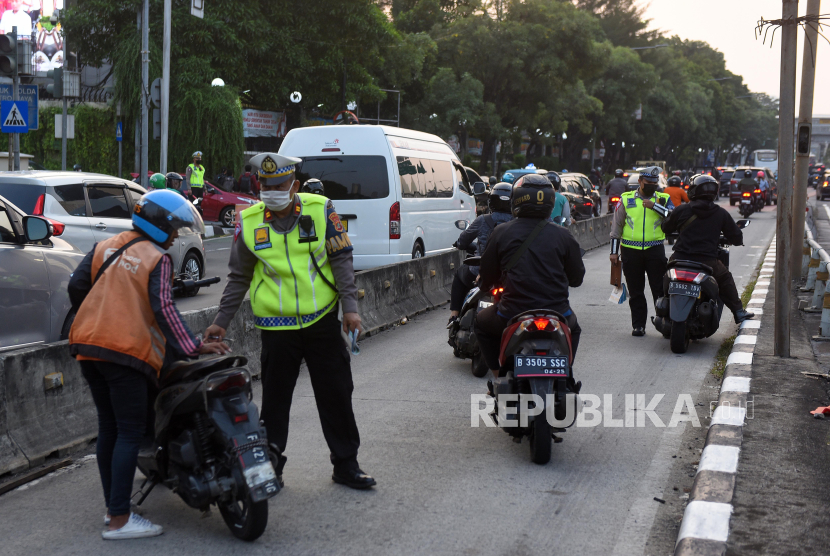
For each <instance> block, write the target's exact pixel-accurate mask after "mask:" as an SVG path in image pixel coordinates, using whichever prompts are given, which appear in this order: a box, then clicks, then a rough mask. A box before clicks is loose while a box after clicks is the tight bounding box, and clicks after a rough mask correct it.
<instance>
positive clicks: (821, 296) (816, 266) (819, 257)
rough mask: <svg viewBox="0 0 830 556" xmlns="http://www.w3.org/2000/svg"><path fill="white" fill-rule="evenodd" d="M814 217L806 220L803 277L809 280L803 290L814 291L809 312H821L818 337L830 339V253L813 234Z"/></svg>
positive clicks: (802, 251) (802, 263) (802, 259)
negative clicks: (829, 267) (829, 269)
mask: <svg viewBox="0 0 830 556" xmlns="http://www.w3.org/2000/svg"><path fill="white" fill-rule="evenodd" d="M811 224H812V219H809V220H808V221H807V222H805V225H804V242H803V244H802V248H801V254H802V256H801V277H802V278H806V279H807V282H806V283H805V284H804V286H803V287H802V288H801V291H803V292H809V291H812V292H813V299H812V302H811V304H810V306H809V307H806V308H804V309H803V310H804V311H805V312H807V313H818V312H821V324H820V325H819V334H818V337H821V338H828V339H830V287H828V286H830V271H828V265H830V254H828V253H827V251H826V250H825V249H824V248H823V247H822V246H821V245H819V244H818V242H817V241H816V240H815V239H814V236H813V229H814V228H813V226H812V225H811Z"/></svg>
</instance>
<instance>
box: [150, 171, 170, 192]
mask: <svg viewBox="0 0 830 556" xmlns="http://www.w3.org/2000/svg"><path fill="white" fill-rule="evenodd" d="M165 181H166V180H165V179H164V174H159V173H158V172H156V173H155V174H153V175H152V176H150V187H152V188H153V189H167V186H166V185H165Z"/></svg>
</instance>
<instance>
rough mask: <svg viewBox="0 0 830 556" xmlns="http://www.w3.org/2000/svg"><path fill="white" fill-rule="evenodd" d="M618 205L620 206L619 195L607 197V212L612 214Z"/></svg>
mask: <svg viewBox="0 0 830 556" xmlns="http://www.w3.org/2000/svg"><path fill="white" fill-rule="evenodd" d="M618 206H620V197H619V196H618V195H614V196H613V197H609V198H608V214H613V213H614V212H615V211H616V210H617V207H618Z"/></svg>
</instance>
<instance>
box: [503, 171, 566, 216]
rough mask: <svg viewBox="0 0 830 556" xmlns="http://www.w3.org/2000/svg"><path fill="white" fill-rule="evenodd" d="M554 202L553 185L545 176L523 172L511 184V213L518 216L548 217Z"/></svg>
mask: <svg viewBox="0 0 830 556" xmlns="http://www.w3.org/2000/svg"><path fill="white" fill-rule="evenodd" d="M554 175H555V174H554ZM556 177H557V178H558V177H559V176H556ZM554 202H555V201H554V191H553V186H552V184H551V182H550V180H549V179H548V177H547V176H543V175H541V174H525V175H524V176H522V177H520V178H519V179H518V180H516V183H515V184H514V185H513V194H512V200H511V203H512V205H513V215H514V216H516V217H518V218H550V213H551V212H552V211H553V205H554Z"/></svg>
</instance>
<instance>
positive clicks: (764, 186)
mask: <svg viewBox="0 0 830 556" xmlns="http://www.w3.org/2000/svg"><path fill="white" fill-rule="evenodd" d="M757 177H758V187H759V188H760V189H761V198H762V199H764V204H769V202H770V199H769V182H768V181H767V178H766V175H765V174H764V171H763V170H758V174H757Z"/></svg>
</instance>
